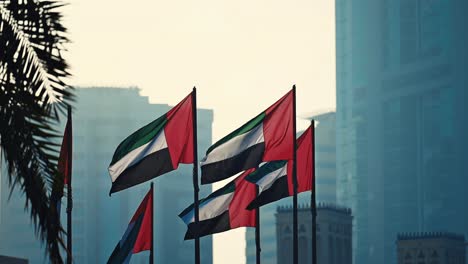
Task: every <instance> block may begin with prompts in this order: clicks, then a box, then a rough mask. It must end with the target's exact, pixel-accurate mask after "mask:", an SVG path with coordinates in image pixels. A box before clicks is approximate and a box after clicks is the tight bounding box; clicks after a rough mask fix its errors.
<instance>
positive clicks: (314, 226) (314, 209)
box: [310, 119, 317, 264]
mask: <svg viewBox="0 0 468 264" xmlns="http://www.w3.org/2000/svg"><path fill="white" fill-rule="evenodd" d="M310 127H311V128H310V129H311V132H312V133H311V134H312V175H311V176H312V182H311V183H312V188H311V189H310V190H311V194H310V210H311V211H312V263H313V264H317V203H316V195H317V192H316V189H315V120H313V119H312V121H311V124H310Z"/></svg>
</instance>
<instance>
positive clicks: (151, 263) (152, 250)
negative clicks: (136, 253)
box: [149, 182, 154, 264]
mask: <svg viewBox="0 0 468 264" xmlns="http://www.w3.org/2000/svg"><path fill="white" fill-rule="evenodd" d="M150 186H151V187H150V190H151V249H150V256H149V263H150V264H153V263H154V187H153V182H151V185H150Z"/></svg>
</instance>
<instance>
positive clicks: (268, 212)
mask: <svg viewBox="0 0 468 264" xmlns="http://www.w3.org/2000/svg"><path fill="white" fill-rule="evenodd" d="M307 119H309V120H312V119H315V120H316V121H317V122H316V127H315V141H316V147H315V153H316V160H315V162H316V174H317V178H316V184H317V201H318V202H327V203H335V201H336V174H335V173H336V164H335V113H334V112H333V111H331V112H325V113H321V114H317V115H313V116H310V117H308V118H307ZM300 134H302V132H301V133H299V135H300ZM298 201H299V202H300V203H310V192H304V193H300V194H299V195H298ZM287 205H292V198H291V197H288V198H285V199H282V200H280V201H277V202H274V203H271V204H268V205H265V206H262V207H261V211H260V224H261V228H260V229H261V234H260V237H261V248H262V252H261V256H262V262H264V263H271V264H275V263H276V260H277V255H276V218H275V214H276V209H277V207H278V206H287ZM246 241H247V243H246V259H247V260H246V262H247V264H254V263H255V253H256V251H255V229H254V228H247V231H246Z"/></svg>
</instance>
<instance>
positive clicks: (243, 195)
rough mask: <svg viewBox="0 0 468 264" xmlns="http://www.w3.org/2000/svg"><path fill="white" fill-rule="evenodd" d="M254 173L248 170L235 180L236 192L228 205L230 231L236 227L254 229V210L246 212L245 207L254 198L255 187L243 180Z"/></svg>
mask: <svg viewBox="0 0 468 264" xmlns="http://www.w3.org/2000/svg"><path fill="white" fill-rule="evenodd" d="M253 171H255V169H249V170H246V171H245V172H243V173H242V174H241V175H240V176H239V177H238V178H237V179H236V191H235V193H234V197H233V198H232V201H231V204H230V205H229V220H230V224H231V229H234V228H236V227H244V226H248V227H255V226H256V221H255V212H256V211H255V210H257V209H255V210H251V211H249V210H247V209H246V208H247V206H248V205H249V204H250V202H252V200H253V199H255V197H256V195H257V194H256V185H255V184H253V183H250V182H248V181H246V180H245V177H246V176H247V175H249V174H250V173H252V172H253Z"/></svg>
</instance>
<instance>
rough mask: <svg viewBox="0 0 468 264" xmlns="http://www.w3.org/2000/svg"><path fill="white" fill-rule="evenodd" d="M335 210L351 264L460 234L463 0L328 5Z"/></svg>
mask: <svg viewBox="0 0 468 264" xmlns="http://www.w3.org/2000/svg"><path fill="white" fill-rule="evenodd" d="M335 2H336V85H337V88H336V95H337V101H336V103H337V106H336V107H337V124H336V127H337V202H338V203H339V204H342V205H345V206H347V207H350V208H352V210H353V214H354V221H355V222H354V227H355V228H354V232H355V233H354V235H353V239H354V241H353V246H354V247H355V248H354V253H355V254H354V256H355V261H354V263H356V264H376V263H379V264H394V263H395V259H396V256H395V252H396V248H395V241H394V238H395V237H396V236H397V233H398V232H401V231H402V230H415V231H418V232H422V231H430V230H441V229H442V230H443V229H445V228H446V227H450V228H452V230H453V231H454V232H457V233H460V234H464V235H468V211H467V210H466V204H467V203H468V195H467V194H466V186H467V185H468V177H466V164H468V155H466V152H467V151H466V150H467V149H468V137H467V136H466V135H467V132H468V115H467V114H466V113H467V112H468V111H467V110H468V109H467V103H466V102H467V99H468V89H467V87H468V86H467V84H468V74H467V73H466V69H467V68H468V67H467V61H468V52H467V47H468V34H467V30H466V26H467V25H468V16H467V15H466V14H467V13H468V1H460V0H427V1H426V0H336V1H335Z"/></svg>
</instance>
